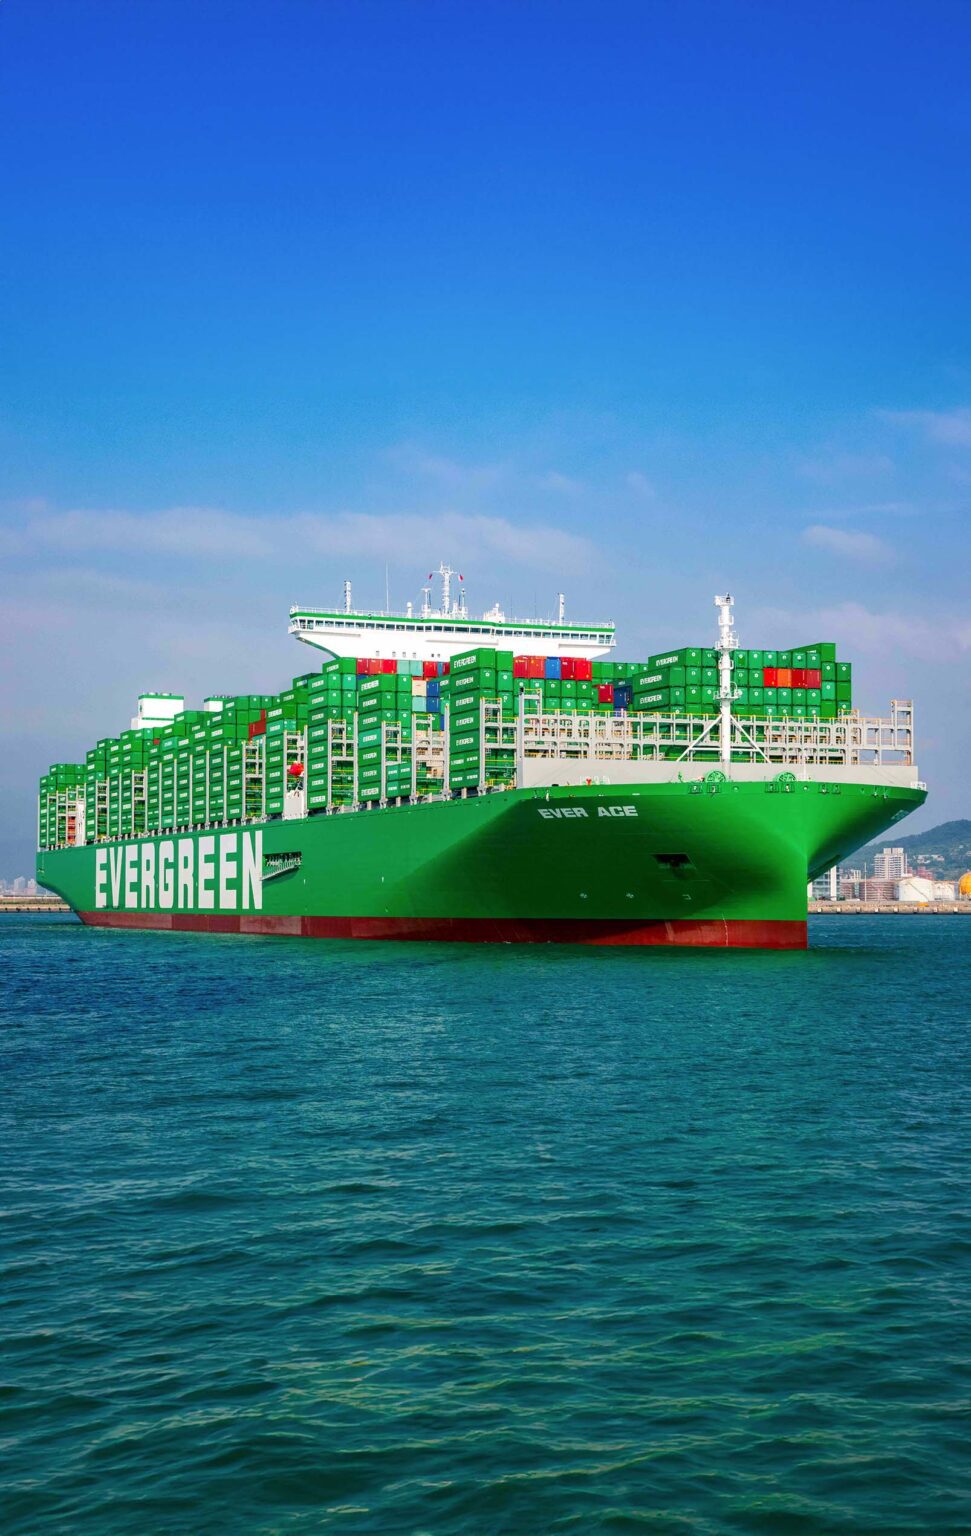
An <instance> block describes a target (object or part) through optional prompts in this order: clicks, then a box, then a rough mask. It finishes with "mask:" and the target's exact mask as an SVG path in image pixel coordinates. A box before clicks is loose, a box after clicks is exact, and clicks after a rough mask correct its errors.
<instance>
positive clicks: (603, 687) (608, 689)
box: [597, 683, 614, 704]
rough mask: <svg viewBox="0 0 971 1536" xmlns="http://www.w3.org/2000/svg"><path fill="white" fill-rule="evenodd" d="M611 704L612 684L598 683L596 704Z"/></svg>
mask: <svg viewBox="0 0 971 1536" xmlns="http://www.w3.org/2000/svg"><path fill="white" fill-rule="evenodd" d="M613 702H614V685H613V683H598V684H597V703H598V704H612V703H613Z"/></svg>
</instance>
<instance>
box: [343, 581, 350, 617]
mask: <svg viewBox="0 0 971 1536" xmlns="http://www.w3.org/2000/svg"><path fill="white" fill-rule="evenodd" d="M350 611H351V584H350V582H349V581H345V583H344V612H345V613H350Z"/></svg>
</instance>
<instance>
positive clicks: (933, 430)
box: [880, 406, 971, 448]
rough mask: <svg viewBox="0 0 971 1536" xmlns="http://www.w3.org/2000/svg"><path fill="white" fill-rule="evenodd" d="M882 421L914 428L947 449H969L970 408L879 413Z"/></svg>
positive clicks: (970, 437)
mask: <svg viewBox="0 0 971 1536" xmlns="http://www.w3.org/2000/svg"><path fill="white" fill-rule="evenodd" d="M880 415H881V416H882V417H883V419H884V421H890V422H894V423H896V424H897V425H899V426H903V427H916V428H917V429H918V430H919V431H921V432H922V433H923V434H924V436H925V437H927V438H929V440H930V441H931V442H933V443H943V444H945V446H947V447H948V448H971V407H968V406H958V407H956V408H955V409H954V410H951V411H881V412H880Z"/></svg>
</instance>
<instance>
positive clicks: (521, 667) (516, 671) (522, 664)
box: [512, 656, 529, 677]
mask: <svg viewBox="0 0 971 1536" xmlns="http://www.w3.org/2000/svg"><path fill="white" fill-rule="evenodd" d="M527 660H528V657H526V656H514V657H513V659H512V675H513V677H528V676H529V673H528V672H527V670H526V662H527Z"/></svg>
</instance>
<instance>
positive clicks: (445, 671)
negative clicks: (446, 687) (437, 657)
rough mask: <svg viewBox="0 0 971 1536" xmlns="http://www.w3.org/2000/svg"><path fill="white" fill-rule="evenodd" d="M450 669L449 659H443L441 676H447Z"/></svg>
mask: <svg viewBox="0 0 971 1536" xmlns="http://www.w3.org/2000/svg"><path fill="white" fill-rule="evenodd" d="M451 670H452V663H451V662H450V661H443V662H442V676H443V677H448V674H449V673H450V672H451Z"/></svg>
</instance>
